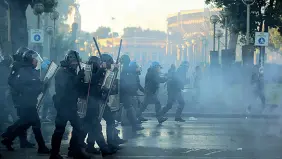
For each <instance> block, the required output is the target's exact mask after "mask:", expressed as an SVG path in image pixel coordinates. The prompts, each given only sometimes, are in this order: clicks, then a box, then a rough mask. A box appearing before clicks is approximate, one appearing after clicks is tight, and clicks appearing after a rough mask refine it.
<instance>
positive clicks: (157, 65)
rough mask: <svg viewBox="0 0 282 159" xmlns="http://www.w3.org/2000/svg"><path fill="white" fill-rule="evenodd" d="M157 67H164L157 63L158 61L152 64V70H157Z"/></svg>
mask: <svg viewBox="0 0 282 159" xmlns="http://www.w3.org/2000/svg"><path fill="white" fill-rule="evenodd" d="M156 67H162V66H161V65H160V63H159V62H157V61H154V62H152V64H151V68H156Z"/></svg>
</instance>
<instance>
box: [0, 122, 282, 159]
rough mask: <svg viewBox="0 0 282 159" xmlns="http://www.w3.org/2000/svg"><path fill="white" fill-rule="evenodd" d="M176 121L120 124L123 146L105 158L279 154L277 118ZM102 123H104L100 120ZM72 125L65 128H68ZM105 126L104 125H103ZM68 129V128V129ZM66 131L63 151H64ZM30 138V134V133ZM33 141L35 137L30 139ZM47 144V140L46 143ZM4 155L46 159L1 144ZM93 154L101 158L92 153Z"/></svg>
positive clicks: (260, 158)
mask: <svg viewBox="0 0 282 159" xmlns="http://www.w3.org/2000/svg"><path fill="white" fill-rule="evenodd" d="M185 119H186V120H187V122H186V123H176V122H174V121H173V118H170V119H169V120H168V121H167V122H165V123H163V124H162V125H159V124H158V123H157V122H156V119H154V118H150V120H149V121H148V122H146V123H144V124H143V126H144V127H145V130H143V131H140V132H138V133H137V134H133V133H132V132H131V131H130V128H129V127H123V128H121V127H119V129H120V130H121V132H120V136H121V137H122V138H124V139H128V143H127V144H125V145H123V149H122V150H121V151H119V152H118V153H117V154H116V155H114V156H110V157H106V158H113V159H115V158H117V159H123V158H124V159H145V158H146V159H278V158H282V151H281V150H282V138H281V137H280V128H279V127H281V126H279V125H281V124H279V120H277V119H250V118H248V119H245V118H237V119H232V118H199V119H197V120H192V119H193V118H190V120H189V118H185ZM103 125H105V124H104V123H103ZM43 128H44V131H45V132H44V137H45V140H46V141H47V142H50V137H51V135H52V132H53V126H52V124H43ZM70 129H71V128H68V130H70ZM103 129H104V130H105V127H103ZM68 132H69V131H68ZM69 136H70V135H68V134H66V136H65V139H66V141H65V142H64V144H63V146H62V155H64V156H65V157H66V154H67V147H68V145H67V140H68V138H69ZM30 138H33V137H32V136H31V137H30ZM33 142H34V141H33ZM48 146H50V144H48ZM1 153H2V154H3V156H4V157H3V158H4V159H48V156H37V154H36V149H26V150H24V149H19V148H17V149H16V152H7V151H6V150H5V149H4V148H3V147H2V146H1ZM93 158H101V157H100V156H94V157H93Z"/></svg>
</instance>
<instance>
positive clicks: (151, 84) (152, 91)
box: [138, 62, 168, 123]
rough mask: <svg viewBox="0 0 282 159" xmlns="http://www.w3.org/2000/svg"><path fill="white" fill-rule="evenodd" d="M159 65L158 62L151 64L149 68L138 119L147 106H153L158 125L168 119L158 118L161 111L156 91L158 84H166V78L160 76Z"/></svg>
mask: <svg viewBox="0 0 282 159" xmlns="http://www.w3.org/2000/svg"><path fill="white" fill-rule="evenodd" d="M161 68H162V67H161V65H160V64H159V63H158V62H152V65H151V67H150V68H149V69H148V71H147V74H146V77H145V99H144V104H143V106H142V107H141V109H140V112H139V114H138V117H140V116H141V115H142V113H143V112H144V111H145V110H146V108H147V106H148V105H149V104H155V111H156V117H157V119H158V122H159V123H163V122H164V121H166V120H167V119H168V118H165V117H162V116H159V113H160V110H161V107H162V106H161V103H160V101H159V99H158V90H159V87H160V83H165V82H166V80H167V79H166V77H161V76H160V70H161Z"/></svg>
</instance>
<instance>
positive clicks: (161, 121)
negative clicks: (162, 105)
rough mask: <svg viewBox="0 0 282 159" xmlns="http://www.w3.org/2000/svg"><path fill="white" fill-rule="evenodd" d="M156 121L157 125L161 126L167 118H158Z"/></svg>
mask: <svg viewBox="0 0 282 159" xmlns="http://www.w3.org/2000/svg"><path fill="white" fill-rule="evenodd" d="M157 119H158V122H159V124H162V123H163V122H165V121H167V119H168V118H166V117H158V118H157Z"/></svg>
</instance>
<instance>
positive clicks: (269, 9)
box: [206, 0, 282, 47]
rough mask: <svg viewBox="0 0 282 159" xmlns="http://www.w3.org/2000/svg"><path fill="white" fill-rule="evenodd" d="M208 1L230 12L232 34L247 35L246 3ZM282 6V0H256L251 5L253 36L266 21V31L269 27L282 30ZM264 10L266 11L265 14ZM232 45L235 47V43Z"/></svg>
mask: <svg viewBox="0 0 282 159" xmlns="http://www.w3.org/2000/svg"><path fill="white" fill-rule="evenodd" d="M206 3H207V4H215V5H216V6H217V7H219V8H225V9H226V10H227V11H228V13H230V15H229V26H228V27H229V29H230V31H231V35H234V34H235V35H236V36H237V37H238V35H239V34H241V35H245V33H246V19H245V18H246V14H247V12H246V6H245V4H244V3H243V2H242V1H241V0H206ZM281 7H282V1H281V0H256V1H255V3H254V4H253V5H252V6H251V15H250V17H251V19H250V20H251V21H250V27H251V28H250V31H251V34H250V35H251V37H254V32H255V31H262V28H263V27H262V25H263V22H265V31H268V27H270V28H280V29H279V31H280V30H282V28H281V26H282V23H281V20H280V17H281V15H282V10H281V9H280V8H281ZM263 10H264V11H265V14H263ZM233 38H234V37H233ZM235 38H236V37H235ZM231 39H232V38H231ZM235 42H237V41H235ZM230 45H231V46H233V47H234V44H230ZM235 46H236V44H235Z"/></svg>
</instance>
